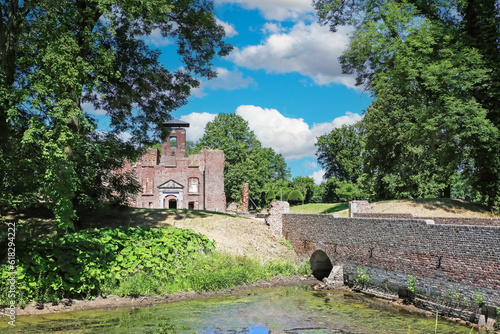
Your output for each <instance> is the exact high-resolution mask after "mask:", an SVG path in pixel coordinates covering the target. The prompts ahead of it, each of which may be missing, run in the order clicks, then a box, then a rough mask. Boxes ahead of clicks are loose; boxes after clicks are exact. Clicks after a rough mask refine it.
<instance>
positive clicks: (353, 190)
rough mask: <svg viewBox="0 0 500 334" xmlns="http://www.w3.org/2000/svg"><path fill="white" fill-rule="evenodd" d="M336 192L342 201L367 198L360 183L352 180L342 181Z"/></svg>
mask: <svg viewBox="0 0 500 334" xmlns="http://www.w3.org/2000/svg"><path fill="white" fill-rule="evenodd" d="M335 193H336V194H337V196H338V198H339V200H340V201H342V202H349V201H352V200H354V199H367V196H366V194H365V193H364V192H363V190H361V189H360V187H359V186H358V185H356V184H353V183H351V182H342V183H340V184H339V187H338V188H337V190H336V191H335Z"/></svg>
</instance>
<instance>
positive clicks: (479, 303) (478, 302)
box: [474, 291, 484, 307]
mask: <svg viewBox="0 0 500 334" xmlns="http://www.w3.org/2000/svg"><path fill="white" fill-rule="evenodd" d="M474 300H475V301H476V305H477V306H479V307H481V306H483V305H484V299H483V296H481V295H480V294H479V292H477V291H474Z"/></svg>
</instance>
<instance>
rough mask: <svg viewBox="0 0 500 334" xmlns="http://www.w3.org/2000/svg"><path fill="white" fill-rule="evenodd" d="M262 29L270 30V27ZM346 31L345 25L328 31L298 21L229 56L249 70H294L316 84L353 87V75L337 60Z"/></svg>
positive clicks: (345, 44)
mask: <svg viewBox="0 0 500 334" xmlns="http://www.w3.org/2000/svg"><path fill="white" fill-rule="evenodd" d="M265 28H266V27H265ZM276 28H277V27H276ZM266 29H268V30H269V31H270V29H272V27H271V26H268V27H267V28H266ZM348 32H349V29H348V28H345V27H339V29H338V31H337V32H336V33H332V32H330V31H329V30H328V27H325V26H320V25H319V24H317V23H312V24H306V23H304V22H299V23H297V24H295V25H294V26H293V27H292V28H291V30H290V31H289V32H286V33H285V32H282V33H279V32H276V33H273V34H271V35H269V36H268V37H267V38H266V39H265V40H264V41H263V42H262V43H261V44H260V45H251V46H246V47H244V48H242V49H238V48H236V49H235V50H234V51H233V52H232V53H231V55H230V59H231V60H232V61H233V62H234V63H236V64H237V65H238V66H242V67H247V68H249V69H263V70H265V71H266V72H267V73H290V72H298V73H301V74H302V75H305V76H308V77H311V78H312V79H313V80H314V81H315V82H316V83H317V84H319V85H325V84H330V83H338V84H343V85H346V86H347V87H351V88H354V84H355V80H354V77H353V76H348V75H344V74H342V70H341V67H340V63H339V61H338V57H339V56H340V55H341V54H342V52H343V50H344V49H345V47H346V46H347V43H348V41H349V37H348Z"/></svg>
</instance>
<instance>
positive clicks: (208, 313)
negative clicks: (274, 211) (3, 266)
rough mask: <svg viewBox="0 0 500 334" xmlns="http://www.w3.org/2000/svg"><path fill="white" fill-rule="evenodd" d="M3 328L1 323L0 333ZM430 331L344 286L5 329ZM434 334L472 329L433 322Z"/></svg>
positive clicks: (41, 319)
mask: <svg viewBox="0 0 500 334" xmlns="http://www.w3.org/2000/svg"><path fill="white" fill-rule="evenodd" d="M7 326H8V325H7ZM5 328H6V322H2V323H1V324H0V332H4V330H5ZM434 330H435V319H434V318H425V317H422V316H417V315H413V314H408V313H407V312H406V311H401V310H398V309H396V308H394V307H392V306H391V305H389V304H388V303H387V302H386V301H382V300H378V299H376V298H371V297H367V296H363V295H359V294H353V293H351V292H349V291H344V290H330V291H312V290H311V288H310V287H278V288H263V289H255V290H247V291H245V292H241V293H240V294H238V295H233V296H223V297H215V298H204V299H198V300H191V301H182V302H175V303H166V304H161V305H157V306H151V307H143V308H124V309H118V310H117V309H114V310H97V311H95V310H92V311H76V312H67V313H60V314H50V315H41V316H23V317H21V316H18V317H16V327H15V329H14V330H12V329H11V330H9V331H8V332H12V333H16V332H18V333H50V332H55V333H106V334H111V333H157V334H159V333H254V334H261V333H266V334H267V333H349V334H351V333H352V334H358V333H369V334H372V333H381V334H392V333H394V334H395V333H405V334H406V333H413V334H416V333H422V334H429V333H434ZM437 333H439V334H461V333H464V334H469V333H477V331H476V330H474V331H472V332H471V329H470V328H468V327H465V326H460V325H458V324H455V323H449V322H446V321H439V323H438V331H437Z"/></svg>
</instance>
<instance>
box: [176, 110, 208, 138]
mask: <svg viewBox="0 0 500 334" xmlns="http://www.w3.org/2000/svg"><path fill="white" fill-rule="evenodd" d="M215 116H217V114H209V113H207V112H203V113H197V112H193V113H191V114H189V115H184V116H181V117H180V119H181V120H182V121H184V122H188V123H189V129H188V130H187V131H186V140H190V141H193V142H196V141H198V140H199V139H200V138H201V137H202V136H203V133H205V126H206V125H207V123H208V122H211V121H213V120H214V118H215Z"/></svg>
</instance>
